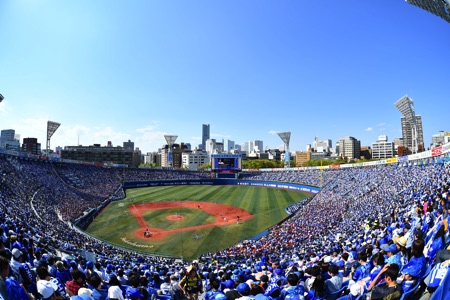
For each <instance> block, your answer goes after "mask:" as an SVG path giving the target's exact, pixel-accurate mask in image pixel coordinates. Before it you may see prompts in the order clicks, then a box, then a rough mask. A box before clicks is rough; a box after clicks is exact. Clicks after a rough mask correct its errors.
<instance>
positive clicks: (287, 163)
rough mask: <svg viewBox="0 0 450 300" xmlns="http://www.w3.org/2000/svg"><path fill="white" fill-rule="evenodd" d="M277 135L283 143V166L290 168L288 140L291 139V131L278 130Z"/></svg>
mask: <svg viewBox="0 0 450 300" xmlns="http://www.w3.org/2000/svg"><path fill="white" fill-rule="evenodd" d="M278 136H279V137H280V138H281V140H282V141H283V143H284V167H285V168H290V167H291V158H290V157H289V142H290V140H291V132H290V131H285V132H278Z"/></svg>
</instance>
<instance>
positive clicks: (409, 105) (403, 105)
mask: <svg viewBox="0 0 450 300" xmlns="http://www.w3.org/2000/svg"><path fill="white" fill-rule="evenodd" d="M394 105H395V106H396V107H397V109H398V110H399V111H400V113H401V114H402V115H403V117H404V118H405V120H406V122H408V123H409V125H410V126H411V137H407V138H408V139H409V138H410V139H411V147H412V153H417V151H418V145H417V142H418V138H417V121H416V113H415V111H414V101H413V100H412V99H411V98H409V97H408V96H403V97H402V98H400V99H399V100H398V101H397V102H395V103H394ZM402 131H403V128H402ZM403 139H405V137H403Z"/></svg>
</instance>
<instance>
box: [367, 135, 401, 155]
mask: <svg viewBox="0 0 450 300" xmlns="http://www.w3.org/2000/svg"><path fill="white" fill-rule="evenodd" d="M394 155H395V150H394V143H393V142H388V137H387V135H379V136H378V141H376V142H375V143H372V158H389V157H394Z"/></svg>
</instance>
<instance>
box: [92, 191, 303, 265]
mask: <svg viewBox="0 0 450 300" xmlns="http://www.w3.org/2000/svg"><path fill="white" fill-rule="evenodd" d="M126 194H127V196H126V198H125V199H124V200H121V201H114V202H112V203H111V204H110V205H108V206H107V207H106V208H105V209H104V210H103V211H102V212H101V213H100V215H99V216H97V217H96V219H95V220H94V222H93V223H92V224H91V225H90V226H89V228H88V229H87V232H88V233H89V234H91V235H93V236H96V237H97V238H100V239H102V240H104V241H107V242H108V243H111V244H114V245H117V246H119V247H122V248H127V249H129V250H133V251H139V252H145V253H149V254H155V255H162V256H171V257H182V258H184V259H187V260H193V259H197V258H198V257H199V256H200V255H202V254H205V253H209V252H215V251H218V250H221V249H224V248H226V247H229V246H232V245H235V244H237V243H239V242H240V241H242V240H245V239H248V238H251V237H253V236H255V235H257V234H259V233H261V232H262V231H264V230H265V229H267V228H269V227H270V226H272V225H274V224H276V223H278V222H280V221H281V220H283V219H285V218H286V217H287V216H288V214H287V213H286V211H285V208H286V207H287V206H288V205H290V204H293V203H296V202H298V201H300V200H301V199H304V198H306V197H308V196H310V195H309V194H307V193H303V192H294V191H288V190H283V189H274V188H262V187H248V186H234V185H220V186H218V185H212V186H211V185H196V186H169V187H167V186H166V187H150V188H137V189H127V190H126Z"/></svg>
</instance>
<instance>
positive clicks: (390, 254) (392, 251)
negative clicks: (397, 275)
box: [383, 244, 401, 266]
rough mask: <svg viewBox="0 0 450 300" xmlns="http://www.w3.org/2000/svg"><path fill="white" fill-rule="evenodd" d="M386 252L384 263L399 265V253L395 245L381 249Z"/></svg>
mask: <svg viewBox="0 0 450 300" xmlns="http://www.w3.org/2000/svg"><path fill="white" fill-rule="evenodd" d="M383 251H384V252H386V263H387V264H391V265H392V264H396V265H399V266H400V265H401V259H400V258H401V257H400V252H399V251H398V248H397V246H396V245H395V244H392V245H389V246H388V247H385V248H384V249H383Z"/></svg>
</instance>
